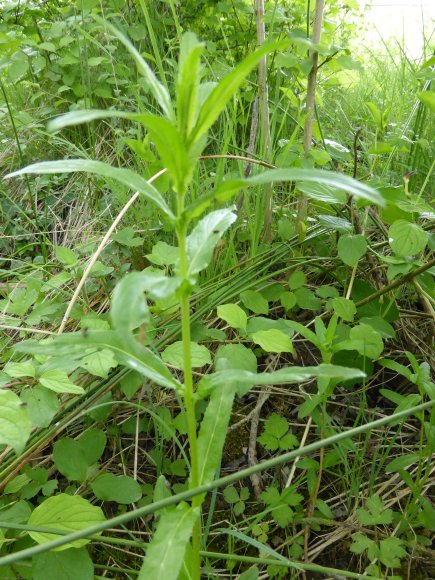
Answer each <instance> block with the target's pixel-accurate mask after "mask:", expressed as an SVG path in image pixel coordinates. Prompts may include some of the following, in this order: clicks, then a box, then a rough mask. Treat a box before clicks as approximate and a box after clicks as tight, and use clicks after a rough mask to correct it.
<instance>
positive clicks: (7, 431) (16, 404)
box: [0, 389, 32, 454]
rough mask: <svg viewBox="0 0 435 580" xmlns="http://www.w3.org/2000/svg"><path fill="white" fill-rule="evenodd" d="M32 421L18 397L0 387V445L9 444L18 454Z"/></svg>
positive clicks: (24, 442)
mask: <svg viewBox="0 0 435 580" xmlns="http://www.w3.org/2000/svg"><path fill="white" fill-rule="evenodd" d="M31 428H32V422H31V420H30V417H29V414H28V412H27V410H26V409H25V407H23V404H22V402H21V400H20V399H19V397H18V396H17V395H16V394H15V393H13V392H12V391H9V390H5V389H0V445H10V446H11V447H12V448H13V449H14V451H15V452H16V453H17V454H19V453H21V452H22V451H23V449H24V446H25V445H26V442H27V439H28V438H29V436H30V431H31Z"/></svg>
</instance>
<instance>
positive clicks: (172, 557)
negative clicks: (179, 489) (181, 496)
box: [138, 503, 199, 580]
mask: <svg viewBox="0 0 435 580" xmlns="http://www.w3.org/2000/svg"><path fill="white" fill-rule="evenodd" d="M198 518H199V509H198V508H192V507H190V506H189V505H188V504H186V503H181V504H179V505H178V506H177V508H176V509H175V510H166V511H165V512H164V513H163V515H162V516H161V517H160V520H159V523H158V525H157V530H156V532H155V534H154V536H153V539H152V540H151V542H150V543H149V545H148V548H147V552H146V556H145V559H144V561H143V564H142V567H141V569H140V572H139V576H138V579H139V580H149V579H150V578H152V579H153V580H178V577H179V573H180V570H181V566H182V564H183V559H184V554H185V551H186V547H187V545H188V542H189V540H190V536H191V535H192V530H193V526H194V525H195V522H196V521H197V519H198Z"/></svg>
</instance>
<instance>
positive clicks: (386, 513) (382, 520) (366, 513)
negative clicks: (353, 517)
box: [357, 495, 393, 526]
mask: <svg viewBox="0 0 435 580" xmlns="http://www.w3.org/2000/svg"><path fill="white" fill-rule="evenodd" d="M366 508H367V509H358V510H357V514H358V520H359V522H360V524H361V525H362V526H375V525H382V524H384V525H385V524H391V522H392V521H393V510H391V509H386V508H385V506H384V502H383V501H382V499H381V498H380V497H379V496H378V495H372V496H371V497H369V498H368V500H367V501H366Z"/></svg>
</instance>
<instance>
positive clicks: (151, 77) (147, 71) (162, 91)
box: [93, 14, 175, 121]
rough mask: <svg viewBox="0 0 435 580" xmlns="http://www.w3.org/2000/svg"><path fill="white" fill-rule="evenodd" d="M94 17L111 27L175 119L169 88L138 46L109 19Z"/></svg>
mask: <svg viewBox="0 0 435 580" xmlns="http://www.w3.org/2000/svg"><path fill="white" fill-rule="evenodd" d="M93 17H94V18H95V20H96V21H97V22H99V23H100V24H101V26H102V27H103V29H107V28H108V29H109V30H110V32H111V33H112V34H113V35H114V36H115V37H116V38H117V39H118V40H120V41H121V42H122V44H123V45H124V46H125V48H126V49H127V50H128V52H129V53H130V54H131V56H132V57H133V58H134V60H135V62H136V66H137V68H138V70H139V72H140V73H141V75H142V76H143V77H144V78H145V80H146V82H147V85H148V86H149V88H150V90H151V92H152V94H153V96H154V98H155V99H156V101H157V103H158V104H159V105H160V107H161V108H162V110H163V112H164V113H165V115H166V117H167V118H168V119H170V120H171V121H174V120H175V114H174V109H173V106H172V103H171V98H170V96H169V93H168V91H167V89H166V88H165V87H164V86H163V85H162V84H161V83H160V82H159V81H158V80H157V77H156V75H155V74H154V73H153V71H152V70H151V68H150V67H149V66H148V64H147V63H146V61H145V60H144V59H143V58H142V55H141V54H140V52H139V51H138V50H137V49H136V47H135V46H134V45H133V44H132V43H131V42H130V40H129V39H128V38H127V37H126V36H125V35H124V34H123V33H122V32H121V31H120V30H118V28H117V27H116V26H114V25H113V24H112V23H110V22H109V21H108V20H107V19H103V18H101V17H99V16H98V15H96V14H93Z"/></svg>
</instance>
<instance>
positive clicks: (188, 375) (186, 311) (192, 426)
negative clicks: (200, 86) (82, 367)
mask: <svg viewBox="0 0 435 580" xmlns="http://www.w3.org/2000/svg"><path fill="white" fill-rule="evenodd" d="M182 205H183V204H182V201H181V200H179V207H178V214H179V216H181V215H182ZM181 219H182V218H181ZM186 237H187V236H186V224H185V223H184V222H183V223H181V225H180V227H179V229H178V247H179V257H180V275H181V277H182V278H183V284H182V287H181V291H180V308H181V340H182V343H183V371H184V405H185V408H186V416H187V429H188V437H189V447H190V464H191V474H190V486H189V488H190V489H194V488H196V487H198V485H199V466H198V439H197V433H196V416H195V398H194V393H193V376H192V353H191V344H190V308H189V306H190V305H189V296H190V284H189V280H188V264H187V248H186ZM201 503H202V499H201V496H198V495H197V496H194V497H193V499H192V506H193V507H200V506H201ZM200 535H201V529H200V519H199V518H198V519H197V521H196V522H195V526H194V528H193V533H192V548H193V550H192V552H193V554H192V560H193V561H192V570H191V571H192V573H193V575H194V576H193V577H194V578H198V580H199V578H200V565H201V560H200V554H199V549H200Z"/></svg>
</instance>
